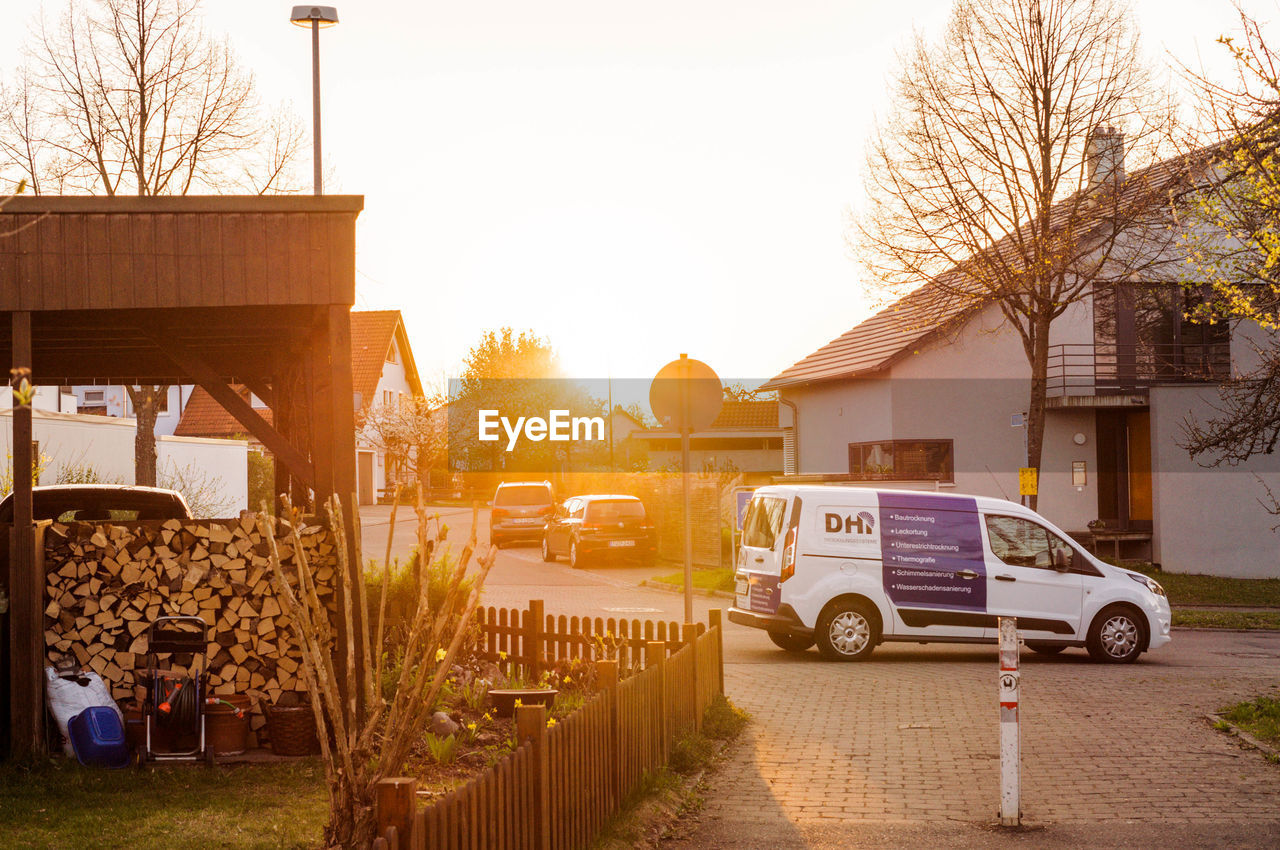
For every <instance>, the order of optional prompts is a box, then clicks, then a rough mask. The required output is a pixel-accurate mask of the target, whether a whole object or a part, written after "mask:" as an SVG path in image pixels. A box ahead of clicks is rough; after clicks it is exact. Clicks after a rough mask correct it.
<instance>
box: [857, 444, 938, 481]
mask: <svg viewBox="0 0 1280 850" xmlns="http://www.w3.org/2000/svg"><path fill="white" fill-rule="evenodd" d="M952 446H953V441H952V440H880V441H878V442H874V443H850V444H849V475H850V477H851V478H853V479H854V480H855V481H954V480H955V463H954V460H953V457H952Z"/></svg>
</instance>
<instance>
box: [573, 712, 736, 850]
mask: <svg viewBox="0 0 1280 850" xmlns="http://www.w3.org/2000/svg"><path fill="white" fill-rule="evenodd" d="M750 721H751V718H750V716H749V715H748V714H747V713H746V712H745V711H743V710H742V709H740V708H738V707H737V706H735V705H734V704H733V703H732V702H730V701H729V700H728V699H727V698H726V697H725V696H724V695H723V694H719V695H717V696H716V697H715V699H714V700H713V701H712V702H711V704H710V705H708V706H707V708H706V710H705V711H704V712H703V713H702V731H701V732H689V733H687V734H685V735H682V736H680V737H679V738H677V739H676V740H675V741H674V742H673V744H672V748H671V758H670V759H669V760H668V763H667V765H666V766H664V767H662V768H660V769H658V770H657V771H655V772H654V773H651V774H648V775H646V776H645V777H644V780H643V781H642V782H641V784H640V787H638V788H636V789H635V790H634V791H632V793H631V794H629V795H628V796H627V799H626V800H624V801H623V804H622V809H621V811H619V812H618V814H617V815H615V816H614V817H613V818H612V819H611V820H610V821H609V822H608V823H607V824H606V825H605V827H604V829H603V830H601V832H600V834H599V835H598V836H597V837H596V839H595V840H594V841H593V842H592V844H591V847H592V848H593V850H630V848H635V847H650V846H656V845H657V842H658V841H659V840H660V839H661V838H662V836H663V835H664V834H665V833H666V831H667V830H668V829H669V828H670V826H671V825H672V824H673V823H676V822H677V821H679V820H680V819H681V818H683V817H685V816H687V815H690V814H693V813H696V812H697V811H698V810H699V809H701V808H702V805H703V802H704V801H703V799H702V796H701V795H700V794H699V793H698V783H697V782H696V781H695V779H696V777H698V776H701V774H702V771H704V770H705V769H707V768H708V767H710V766H711V765H712V764H714V763H715V761H716V758H717V754H719V753H720V752H722V750H723V745H725V744H727V743H729V742H730V741H733V740H734V739H735V738H737V737H738V736H739V735H741V734H742V730H743V729H745V728H746V726H747V724H748V723H749V722H750Z"/></svg>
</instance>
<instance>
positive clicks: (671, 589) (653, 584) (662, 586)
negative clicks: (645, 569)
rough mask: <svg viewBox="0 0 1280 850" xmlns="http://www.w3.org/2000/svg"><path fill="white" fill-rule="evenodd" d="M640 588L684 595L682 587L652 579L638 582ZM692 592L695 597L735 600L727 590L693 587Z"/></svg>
mask: <svg viewBox="0 0 1280 850" xmlns="http://www.w3.org/2000/svg"><path fill="white" fill-rule="evenodd" d="M640 586H641V587H650V588H653V589H654V590H661V591H663V592H664V593H680V594H683V593H684V588H683V587H677V586H676V585H674V584H667V583H666V582H664V581H653V580H652V579H645V580H644V581H642V582H640ZM693 592H694V595H696V596H710V597H713V598H717V599H734V598H735V597H734V595H733V594H732V593H730V592H729V591H727V590H702V589H701V588H697V587H695V588H694V589H693Z"/></svg>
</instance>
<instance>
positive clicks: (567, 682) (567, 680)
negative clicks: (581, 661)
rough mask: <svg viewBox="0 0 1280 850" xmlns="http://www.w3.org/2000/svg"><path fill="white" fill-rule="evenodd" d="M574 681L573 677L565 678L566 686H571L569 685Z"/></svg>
mask: <svg viewBox="0 0 1280 850" xmlns="http://www.w3.org/2000/svg"><path fill="white" fill-rule="evenodd" d="M572 681H573V677H572V676H565V677H564V683H565V684H566V685H567V684H569V683H570V682H572Z"/></svg>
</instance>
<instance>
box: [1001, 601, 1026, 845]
mask: <svg viewBox="0 0 1280 850" xmlns="http://www.w3.org/2000/svg"><path fill="white" fill-rule="evenodd" d="M999 622H1000V825H1001V826H1018V825H1019V824H1021V822H1022V788H1021V781H1020V777H1019V769H1018V768H1019V763H1020V761H1021V758H1022V754H1021V741H1020V738H1019V730H1018V684H1019V677H1020V676H1021V674H1020V673H1019V672H1018V618H1017V617H1001V618H1000V621H999Z"/></svg>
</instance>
